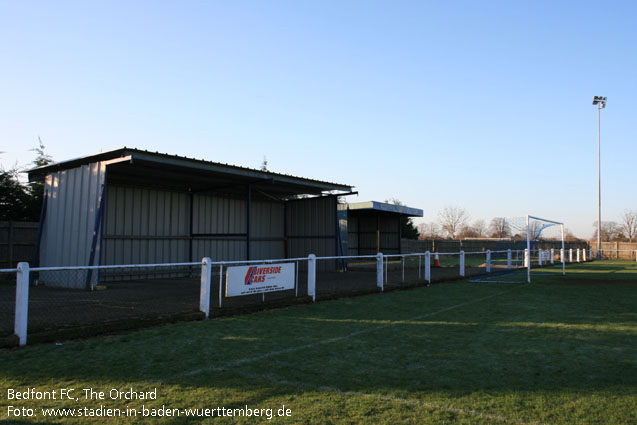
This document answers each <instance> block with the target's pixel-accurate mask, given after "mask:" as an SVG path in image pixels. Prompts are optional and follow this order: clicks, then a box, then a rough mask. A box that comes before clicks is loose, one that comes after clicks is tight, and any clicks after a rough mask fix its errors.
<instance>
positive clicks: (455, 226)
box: [438, 206, 469, 239]
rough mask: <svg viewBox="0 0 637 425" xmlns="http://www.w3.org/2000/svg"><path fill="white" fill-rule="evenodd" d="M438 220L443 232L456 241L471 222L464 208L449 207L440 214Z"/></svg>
mask: <svg viewBox="0 0 637 425" xmlns="http://www.w3.org/2000/svg"><path fill="white" fill-rule="evenodd" d="M438 220H439V222H440V228H441V229H442V231H443V232H444V233H445V234H446V235H447V236H448V237H450V238H451V239H456V237H457V236H458V233H459V232H460V230H461V229H462V228H463V227H464V226H465V224H466V223H467V221H468V220H469V214H467V211H466V210H465V209H464V208H460V207H449V206H448V207H445V208H444V209H443V210H442V211H440V212H439V213H438Z"/></svg>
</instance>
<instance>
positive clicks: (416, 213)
mask: <svg viewBox="0 0 637 425" xmlns="http://www.w3.org/2000/svg"><path fill="white" fill-rule="evenodd" d="M347 209H348V210H350V211H383V212H389V213H394V214H402V215H407V216H410V217H422V216H423V211H422V210H421V209H418V208H411V207H408V206H405V205H395V204H388V203H386V202H378V201H369V202H354V203H352V204H347Z"/></svg>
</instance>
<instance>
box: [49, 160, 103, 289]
mask: <svg viewBox="0 0 637 425" xmlns="http://www.w3.org/2000/svg"><path fill="white" fill-rule="evenodd" d="M105 176H106V164H105V163H104V162H96V163H92V164H88V165H83V166H80V167H77V168H72V169H68V170H63V171H57V172H54V173H51V174H49V175H47V177H46V181H45V191H46V198H47V200H46V202H47V210H46V219H45V221H44V226H43V230H42V239H41V242H40V266H42V267H48V266H79V265H82V266H85V265H88V264H89V258H90V254H91V246H92V241H93V232H94V230H95V219H96V214H97V210H98V205H99V200H100V196H101V193H102V185H103V184H104V180H105ZM98 230H99V229H98ZM98 240H99V239H98ZM99 258H100V244H99V243H98V244H97V245H96V247H95V257H94V261H93V264H91V265H95V264H99ZM86 274H87V272H85V271H76V272H74V273H73V278H72V279H71V278H69V277H68V276H66V275H65V274H63V273H56V272H42V273H40V280H41V281H42V282H43V283H45V284H50V285H55V286H63V287H72V288H84V287H85V286H86V281H85V280H86ZM91 276H92V281H93V282H92V283H95V282H94V281H95V279H96V277H95V275H94V274H91Z"/></svg>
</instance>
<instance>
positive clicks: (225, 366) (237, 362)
mask: <svg viewBox="0 0 637 425" xmlns="http://www.w3.org/2000/svg"><path fill="white" fill-rule="evenodd" d="M516 289H518V288H513V289H509V290H508V291H502V292H498V293H497V294H491V295H488V296H486V297H482V298H478V299H475V300H471V301H466V302H464V303H460V304H456V305H453V306H451V307H446V308H443V309H441V310H438V311H434V312H432V313H427V314H421V315H418V316H414V317H410V318H408V319H404V320H403V322H404V321H413V320H420V319H424V318H427V317H431V316H435V315H437V314H440V313H445V312H447V311H450V310H455V309H457V308H460V307H464V306H466V305H470V304H475V303H478V302H480V301H484V300H488V299H489V298H493V297H497V296H499V295H502V294H506V293H508V292H511V291H514V290H516ZM397 324H399V323H393V322H392V323H387V324H382V325H377V326H375V327H372V328H367V329H362V330H360V331H355V332H350V333H348V334H346V335H341V336H335V337H333V338H327V339H324V340H322V341H316V342H311V343H309V344H304V345H298V346H296V347H289V348H284V349H281V350H274V351H270V352H268V353H264V354H260V355H258V356H253V357H244V358H242V359H237V360H234V361H231V362H227V363H225V364H222V365H219V366H209V367H201V368H197V369H193V370H189V371H184V372H180V373H176V374H174V375H171V376H168V377H166V378H163V379H160V380H158V381H156V382H164V381H166V380H169V379H175V378H179V377H184V376H192V375H197V374H200V373H203V372H219V371H223V370H226V369H229V368H232V367H235V366H238V365H242V364H244V363H252V362H256V361H259V360H263V359H268V358H270V357H274V356H278V355H280V354H287V353H293V352H295V351H299V350H304V349H306V348H313V347H318V346H320V345H326V344H331V343H333V342H338V341H343V340H346V339H349V338H352V337H355V336H358V335H362V334H366V333H370V332H375V331H377V330H380V329H385V328H387V327H390V326H395V325H397Z"/></svg>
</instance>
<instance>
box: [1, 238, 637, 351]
mask: <svg viewBox="0 0 637 425" xmlns="http://www.w3.org/2000/svg"><path fill="white" fill-rule="evenodd" d="M547 251H549V250H545V251H542V250H533V252H532V255H531V256H532V257H533V258H535V257H537V258H538V262H539V265H542V262H543V261H544V262H546V261H549V262H550V263H551V264H553V263H554V258H555V253H554V251H555V250H553V249H551V250H550V254H549V255H546V252H547ZM574 251H575V253H576V256H575V258H576V261H578V262H579V261H582V260H583V261H587V259H589V260H590V259H592V250H590V249H589V250H585V249H575V250H573V249H570V250H568V262H573V261H574V260H573V258H574V257H573V253H574ZM587 251H588V252H587ZM610 251H611V252H617V250H610ZM505 253H506V257H507V269H512V257H513V254H514V253H516V254H517V255H519V254H520V253H524V260H525V266H526V265H527V264H528V263H527V261H528V258H529V256H528V253H527V252H526V250H518V251H515V250H510V249H509V250H500V251H490V250H487V251H475V252H464V251H460V252H429V251H427V252H424V253H410V254H390V255H383V254H382V253H378V254H377V255H358V256H332V257H317V256H315V255H314V254H310V255H309V256H308V257H300V258H281V259H268V260H249V261H248V260H238V261H212V260H211V259H210V258H208V257H206V258H203V259H202V260H201V261H200V262H187V263H161V264H121V265H109V266H63V267H34V268H29V263H26V262H22V263H19V264H18V266H17V267H16V268H13V269H0V273H16V302H15V324H14V333H15V335H17V336H18V338H19V343H20V345H25V344H26V342H27V323H28V311H29V273H30V272H51V271H62V270H109V269H122V268H125V269H144V268H154V269H157V268H167V267H180V266H197V265H200V266H201V289H200V294H199V310H200V311H201V312H203V313H204V315H205V316H206V318H208V317H209V315H210V298H211V295H212V294H211V282H212V270H213V268H215V267H219V276H220V282H219V307H221V306H222V298H223V289H222V288H223V285H222V283H223V270H224V267H228V266H232V265H239V264H246V265H247V264H272V263H290V262H294V263H296V267H295V270H296V271H295V274H296V275H295V287H296V295H297V296H298V269H299V267H298V264H299V263H300V262H307V294H308V296H311V297H312V301H316V263H317V261H328V260H341V261H342V260H361V259H373V260H375V261H376V286H377V287H378V288H379V289H380V290H381V291H383V290H384V284H385V282H387V277H388V269H389V262H390V261H391V260H392V259H400V260H401V263H402V280H403V282H404V280H405V259H408V258H417V259H418V278H419V279H420V278H421V276H423V277H424V280H425V281H427V283H428V284H430V283H431V267H432V263H431V261H432V257H434V258H433V260H434V263H437V262H438V261H439V258H440V257H441V256H458V257H459V262H458V264H459V276H464V275H465V256H466V255H483V256H485V271H486V272H487V273H490V272H491V258H492V255H493V254H505ZM564 254H565V253H564V252H560V262H562V263H565V262H566V261H565V255H564ZM587 254H588V255H587ZM635 258H636V260H637V250H636V251H635Z"/></svg>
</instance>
